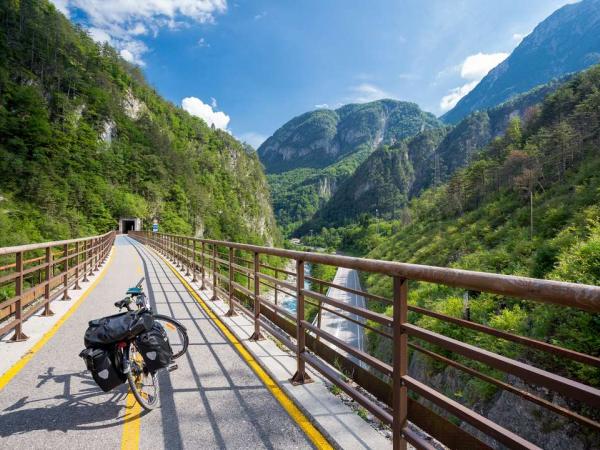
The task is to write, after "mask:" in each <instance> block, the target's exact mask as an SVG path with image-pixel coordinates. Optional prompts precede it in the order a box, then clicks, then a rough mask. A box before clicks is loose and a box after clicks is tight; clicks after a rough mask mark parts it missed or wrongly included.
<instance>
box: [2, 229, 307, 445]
mask: <svg viewBox="0 0 600 450" xmlns="http://www.w3.org/2000/svg"><path fill="white" fill-rule="evenodd" d="M114 251H115V253H114V254H113V257H112V260H111V261H110V262H109V264H110V266H109V267H108V268H107V269H106V270H107V272H106V274H105V276H104V278H103V279H102V280H101V281H100V282H99V284H98V285H97V287H96V288H95V289H94V291H92V292H91V293H90V295H89V296H88V297H87V298H86V299H85V301H84V302H83V303H82V304H81V306H80V307H79V308H78V309H77V311H76V312H75V313H74V314H73V315H72V316H71V317H70V318H69V319H68V320H67V321H66V322H65V323H64V324H63V325H62V327H61V328H60V329H59V330H58V331H57V333H56V334H55V335H54V336H53V337H52V338H51V339H50V340H49V341H48V342H47V343H46V345H45V346H44V347H42V348H41V350H39V351H38V352H37V353H36V354H35V355H34V356H33V358H32V359H31V360H30V361H29V363H28V364H27V365H26V366H25V367H24V368H23V369H22V370H21V372H20V373H19V374H18V375H17V376H16V377H15V378H13V379H12V380H11V381H10V382H9V384H8V385H7V386H6V387H5V388H4V389H3V390H2V391H0V437H1V439H0V441H1V444H0V447H1V448H28V449H38V448H40V449H41V448H44V449H47V448H69V449H74V448H82V449H83V448H86V449H89V448H104V449H113V448H119V447H121V445H122V440H123V439H130V440H132V441H131V442H132V443H133V447H135V446H136V440H137V439H139V447H140V448H152V449H155V448H168V449H178V448H184V447H187V448H252V449H255V448H256V449H258V448H286V449H287V448H310V447H311V443H310V441H309V440H308V438H307V437H306V436H305V435H304V433H303V432H302V430H301V429H300V428H299V427H298V426H297V424H296V423H295V422H294V421H293V420H292V418H291V417H290V416H289V415H288V414H287V413H286V412H285V410H284V409H283V408H282V407H281V405H280V404H279V403H278V401H277V400H276V399H275V398H274V397H273V396H272V395H271V394H270V393H269V391H268V390H267V388H266V387H265V386H264V385H263V383H262V382H261V381H260V379H258V378H257V377H256V375H255V374H254V372H253V371H252V370H251V369H250V367H249V366H248V365H247V364H246V362H245V361H244V360H243V359H242V358H241V357H240V355H239V354H238V353H237V352H236V351H235V349H234V348H233V347H232V346H231V345H230V343H229V341H228V340H227V338H226V337H225V336H224V335H223V333H222V332H221V331H220V330H219V328H218V327H217V326H216V325H215V324H214V323H213V321H212V320H211V319H210V318H209V317H208V316H207V315H206V314H205V312H204V311H203V309H202V308H201V307H200V305H199V304H198V303H197V302H196V301H195V300H194V299H193V298H192V297H191V296H190V294H189V293H188V292H187V290H186V289H185V287H184V286H183V285H182V284H181V283H180V282H179V280H178V279H177V278H176V277H175V276H174V274H173V273H172V272H171V270H170V269H169V268H168V267H167V266H166V265H165V264H164V263H163V262H162V261H161V259H160V258H158V257H157V256H156V255H155V254H153V253H152V252H150V251H148V250H147V249H146V248H145V247H144V246H142V245H140V244H137V243H135V242H134V241H131V240H129V239H128V238H126V237H118V238H117V241H116V244H115V250H114ZM141 276H145V277H146V286H145V291H146V292H147V293H148V294H149V297H150V300H151V303H152V304H153V307H154V308H155V310H156V311H157V312H160V313H163V314H168V315H171V316H173V317H175V318H176V319H178V320H181V321H182V322H183V323H184V324H185V325H186V326H187V328H188V332H189V336H190V347H189V350H188V353H187V355H186V356H184V357H182V358H180V359H179V360H178V362H179V369H178V370H176V371H174V372H171V373H166V372H164V373H162V377H161V380H160V382H161V404H162V406H161V408H160V409H157V410H154V411H152V412H150V413H147V414H142V415H141V416H133V415H132V412H133V410H132V409H130V408H126V406H125V404H126V397H127V385H123V386H121V387H120V388H118V389H115V390H114V391H112V392H109V393H103V392H102V391H101V390H100V388H98V387H97V386H96V385H95V383H94V381H93V379H92V378H91V376H90V374H89V373H88V372H86V371H85V370H84V369H85V367H84V365H83V361H82V360H81V359H80V358H79V357H78V354H79V352H80V351H81V349H82V348H83V333H84V331H85V329H86V327H87V322H88V320H90V319H93V318H97V317H101V316H104V315H108V314H113V313H115V312H116V310H115V308H114V306H113V303H114V301H115V300H117V299H119V298H122V296H123V294H124V292H125V290H126V289H127V287H129V286H130V285H132V284H133V283H134V282H136V281H137V279H138V278H140V277H141Z"/></svg>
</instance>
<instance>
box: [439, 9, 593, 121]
mask: <svg viewBox="0 0 600 450" xmlns="http://www.w3.org/2000/svg"><path fill="white" fill-rule="evenodd" d="M598 62H600V0H582V1H580V2H578V3H575V4H569V5H566V6H563V7H562V8H560V9H559V10H557V11H556V12H554V13H553V14H552V15H551V16H549V17H548V18H547V19H545V20H544V21H543V22H541V23H540V24H539V25H538V26H537V27H536V28H535V29H534V30H533V32H532V33H531V34H530V35H529V36H527V37H526V38H525V39H524V40H523V42H521V44H519V46H518V47H517V48H516V49H515V50H514V51H513V52H512V54H511V55H510V56H509V57H508V58H507V59H506V60H505V61H503V62H502V63H500V64H499V65H498V66H497V67H496V68H494V69H492V70H491V71H490V72H489V73H488V74H487V75H486V76H485V77H484V78H483V80H481V82H480V83H479V84H478V85H477V86H476V87H475V89H473V90H472V91H471V92H470V93H469V94H467V95H466V96H465V97H463V98H462V99H461V100H460V101H459V102H458V104H457V105H456V106H455V107H454V108H453V109H452V110H450V111H449V112H447V113H446V114H444V115H443V116H442V119H443V120H444V121H445V122H446V123H457V122H458V121H460V120H461V119H462V118H463V117H465V116H467V115H468V114H469V113H471V112H473V111H481V110H485V109H488V108H490V107H493V106H495V105H498V104H500V103H502V102H503V101H505V100H507V99H509V98H511V97H512V96H514V95H516V94H519V93H522V92H525V91H528V90H529V89H532V88H533V87H534V86H537V85H539V84H543V83H547V82H549V81H550V80H552V79H553V78H561V77H563V76H564V75H566V74H569V73H575V72H579V71H581V70H583V69H585V68H587V67H589V66H591V65H593V64H596V63H598Z"/></svg>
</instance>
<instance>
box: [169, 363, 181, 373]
mask: <svg viewBox="0 0 600 450" xmlns="http://www.w3.org/2000/svg"><path fill="white" fill-rule="evenodd" d="M178 368H179V366H178V365H177V364H171V365H170V366H169V367H167V370H168V371H169V372H173V371H174V370H177V369H178Z"/></svg>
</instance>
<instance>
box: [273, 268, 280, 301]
mask: <svg viewBox="0 0 600 450" xmlns="http://www.w3.org/2000/svg"><path fill="white" fill-rule="evenodd" d="M278 275H279V271H278V270H277V269H275V278H276V279H279V276H278ZM273 289H274V290H275V305H277V292H278V291H277V283H276V284H275V286H273Z"/></svg>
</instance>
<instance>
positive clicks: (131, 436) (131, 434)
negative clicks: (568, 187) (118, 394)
mask: <svg viewBox="0 0 600 450" xmlns="http://www.w3.org/2000/svg"><path fill="white" fill-rule="evenodd" d="M141 414H142V407H141V406H140V404H139V403H138V402H137V400H136V399H135V397H134V396H133V392H132V391H131V389H129V392H128V393H127V399H126V400H125V417H124V418H123V420H124V423H123V434H122V436H121V450H137V449H138V448H139V447H140V426H141V422H140V416H141Z"/></svg>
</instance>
